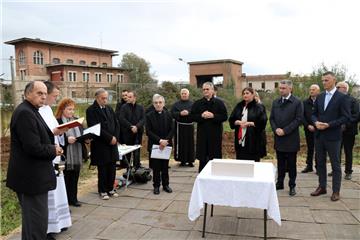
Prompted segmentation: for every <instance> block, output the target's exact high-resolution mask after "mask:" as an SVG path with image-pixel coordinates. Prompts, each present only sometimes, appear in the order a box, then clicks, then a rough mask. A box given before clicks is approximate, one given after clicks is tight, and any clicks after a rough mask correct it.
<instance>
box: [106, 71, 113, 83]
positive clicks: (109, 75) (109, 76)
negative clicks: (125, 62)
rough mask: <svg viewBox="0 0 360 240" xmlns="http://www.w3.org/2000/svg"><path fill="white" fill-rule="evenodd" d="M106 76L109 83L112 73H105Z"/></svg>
mask: <svg viewBox="0 0 360 240" xmlns="http://www.w3.org/2000/svg"><path fill="white" fill-rule="evenodd" d="M106 78H107V81H108V83H111V82H112V79H113V74H112V73H107V74H106Z"/></svg>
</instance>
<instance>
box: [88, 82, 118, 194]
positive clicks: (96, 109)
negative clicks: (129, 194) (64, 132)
mask: <svg viewBox="0 0 360 240" xmlns="http://www.w3.org/2000/svg"><path fill="white" fill-rule="evenodd" d="M108 95H109V94H108V92H107V91H106V90H105V89H103V88H99V89H97V90H96V92H95V101H94V103H93V104H92V105H91V106H90V107H89V108H88V109H87V110H86V121H87V124H88V127H91V126H94V125H95V124H98V123H100V125H101V131H100V136H99V137H95V138H94V139H93V141H92V142H91V145H90V151H91V155H90V159H91V165H96V166H97V168H98V192H99V194H100V197H101V198H102V199H103V200H108V199H109V197H118V196H119V195H118V194H117V193H116V190H115V189H114V181H115V173H116V161H118V160H119V151H118V147H117V138H116V136H119V124H118V121H117V119H116V116H115V113H114V110H113V109H112V108H111V107H110V106H109V105H107V103H108Z"/></svg>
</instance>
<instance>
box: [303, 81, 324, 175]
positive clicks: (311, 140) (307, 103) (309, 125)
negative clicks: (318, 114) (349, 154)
mask: <svg viewBox="0 0 360 240" xmlns="http://www.w3.org/2000/svg"><path fill="white" fill-rule="evenodd" d="M319 93H320V87H319V85H317V84H313V85H311V86H310V88H309V94H310V96H309V98H308V99H306V100H304V102H303V105H304V119H303V125H304V132H305V138H306V146H307V156H306V167H305V168H304V170H302V171H301V172H302V173H308V172H312V171H313V158H314V152H315V151H314V149H315V136H314V133H315V130H316V128H315V125H314V123H313V122H312V120H311V115H312V112H313V110H314V103H315V100H316V97H317V96H318V95H319ZM316 164H317V163H316V159H315V168H316V167H317V165H316Z"/></svg>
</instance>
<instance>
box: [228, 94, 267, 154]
mask: <svg viewBox="0 0 360 240" xmlns="http://www.w3.org/2000/svg"><path fill="white" fill-rule="evenodd" d="M244 106H245V102H244V101H241V102H239V103H238V104H237V105H236V106H235V108H234V110H233V111H232V113H231V115H230V117H229V124H230V128H231V129H235V143H234V144H235V150H236V151H239V149H240V145H239V141H238V139H237V136H238V133H239V125H236V126H235V121H236V120H241V118H242V112H243V109H244ZM247 108H248V117H247V121H248V122H254V124H255V127H248V128H247V129H246V135H245V145H246V146H247V147H246V150H247V151H248V152H247V153H249V154H254V155H259V156H260V153H261V151H262V149H261V147H262V134H263V131H264V129H265V127H266V122H267V116H266V111H265V108H264V107H263V106H261V105H260V104H258V103H256V101H255V100H254V101H252V102H250V103H249V104H248V105H247Z"/></svg>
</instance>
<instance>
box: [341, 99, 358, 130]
mask: <svg viewBox="0 0 360 240" xmlns="http://www.w3.org/2000/svg"><path fill="white" fill-rule="evenodd" d="M347 99H348V101H349V104H350V114H351V116H350V121H349V122H348V123H347V124H345V130H344V132H343V134H344V135H357V134H358V128H357V125H358V121H359V117H360V109H359V108H360V107H359V102H358V100H356V98H354V97H353V96H350V95H347Z"/></svg>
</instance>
